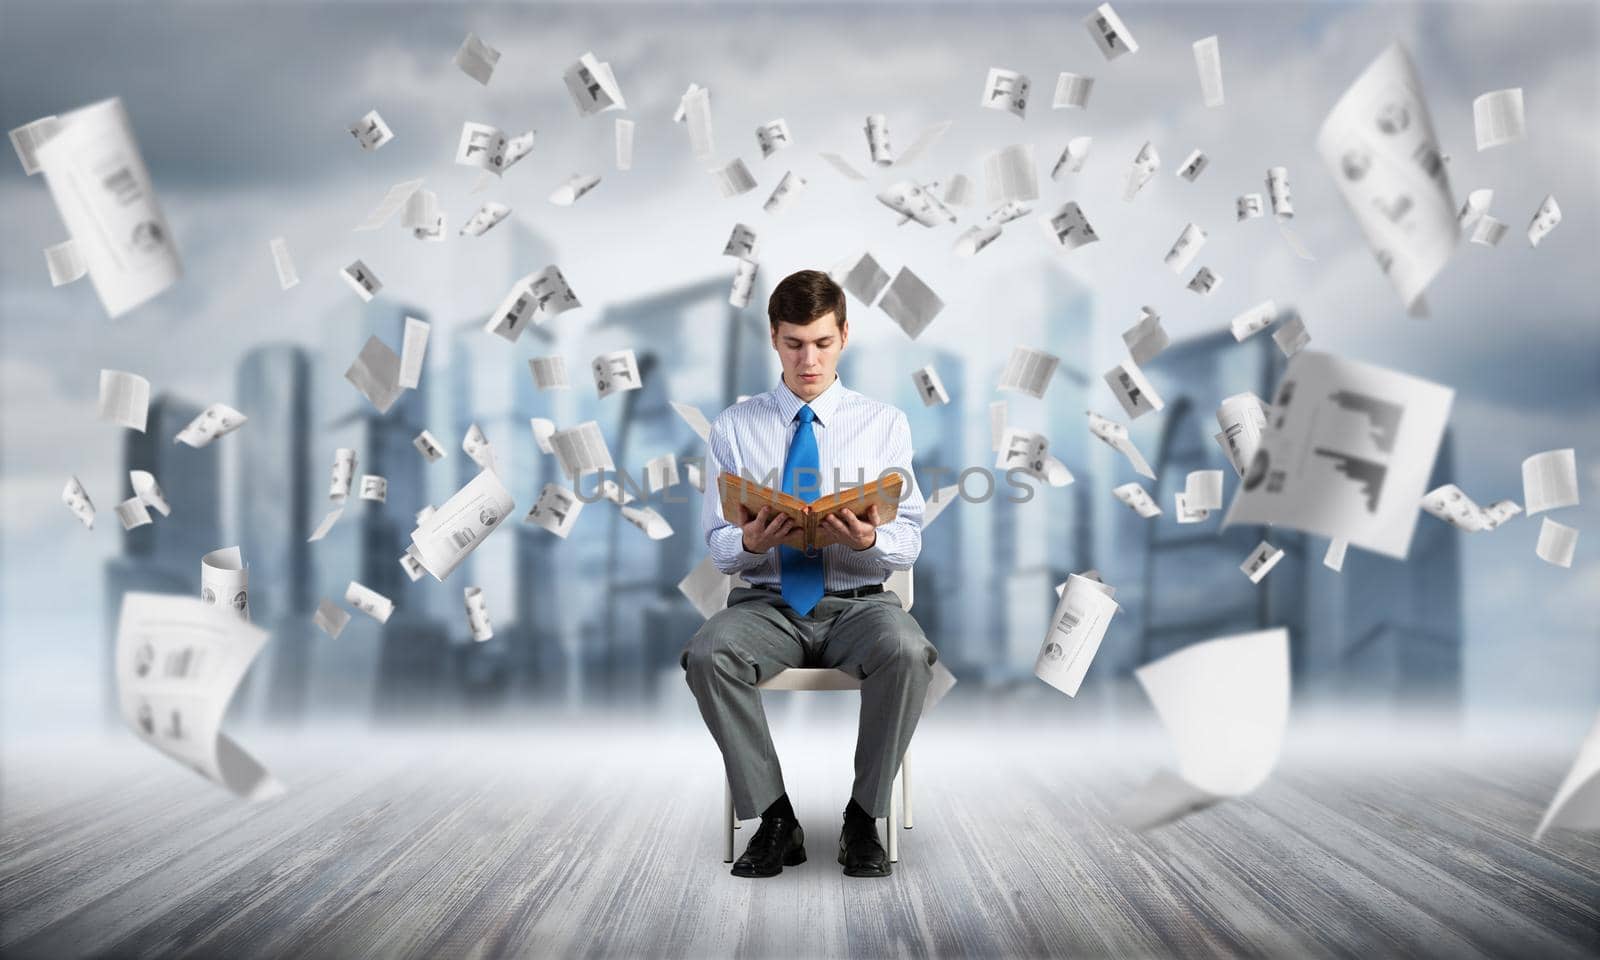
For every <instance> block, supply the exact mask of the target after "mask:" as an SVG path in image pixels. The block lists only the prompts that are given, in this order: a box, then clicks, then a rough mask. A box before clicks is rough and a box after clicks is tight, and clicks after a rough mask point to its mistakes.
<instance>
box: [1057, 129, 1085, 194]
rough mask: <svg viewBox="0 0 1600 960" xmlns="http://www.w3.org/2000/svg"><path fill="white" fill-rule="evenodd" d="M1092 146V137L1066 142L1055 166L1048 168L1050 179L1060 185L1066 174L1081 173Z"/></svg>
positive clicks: (1075, 138)
mask: <svg viewBox="0 0 1600 960" xmlns="http://www.w3.org/2000/svg"><path fill="white" fill-rule="evenodd" d="M1093 145H1094V137H1073V138H1072V139H1071V140H1068V141H1067V146H1066V149H1064V150H1062V151H1061V157H1060V158H1059V159H1057V160H1056V165H1055V166H1054V167H1051V168H1050V179H1051V180H1054V181H1056V182H1057V183H1060V182H1061V180H1062V179H1063V178H1064V177H1066V175H1067V174H1069V173H1078V172H1079V171H1081V170H1082V169H1083V165H1084V163H1085V161H1087V160H1088V159H1089V148H1090V147H1091V146H1093Z"/></svg>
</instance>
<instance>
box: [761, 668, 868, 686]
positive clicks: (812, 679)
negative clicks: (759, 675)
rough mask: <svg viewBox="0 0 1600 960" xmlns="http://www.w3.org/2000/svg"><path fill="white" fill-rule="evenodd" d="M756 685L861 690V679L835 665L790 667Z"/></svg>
mask: <svg viewBox="0 0 1600 960" xmlns="http://www.w3.org/2000/svg"><path fill="white" fill-rule="evenodd" d="M756 686H757V687H759V688H760V689H762V690H860V689H861V680H860V679H859V678H857V677H853V676H851V675H850V674H848V673H845V672H844V671H843V670H836V669H834V668H833V667H789V668H788V669H786V670H783V671H781V672H779V673H777V674H775V675H774V676H772V677H771V678H769V679H767V680H763V681H762V682H761V683H758V684H756Z"/></svg>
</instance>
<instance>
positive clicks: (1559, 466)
mask: <svg viewBox="0 0 1600 960" xmlns="http://www.w3.org/2000/svg"><path fill="white" fill-rule="evenodd" d="M1522 502H1523V503H1524V504H1526V506H1527V510H1528V516H1530V517H1531V516H1533V515H1534V514H1536V513H1542V512H1544V511H1546V510H1555V509H1557V508H1559V507H1575V506H1577V505H1578V453H1577V450H1576V449H1575V448H1573V447H1567V448H1565V449H1562V450H1546V451H1544V452H1543V453H1536V454H1534V455H1533V456H1531V457H1528V458H1527V459H1526V460H1523V461H1522Z"/></svg>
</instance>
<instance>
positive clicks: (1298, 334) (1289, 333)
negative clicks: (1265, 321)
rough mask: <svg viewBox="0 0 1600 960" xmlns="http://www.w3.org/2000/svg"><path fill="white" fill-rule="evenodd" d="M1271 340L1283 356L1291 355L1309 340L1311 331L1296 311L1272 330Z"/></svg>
mask: <svg viewBox="0 0 1600 960" xmlns="http://www.w3.org/2000/svg"><path fill="white" fill-rule="evenodd" d="M1272 342H1273V343H1276V344H1277V345H1278V349H1279V350H1281V351H1283V355H1284V356H1286V357H1292V356H1294V355H1295V354H1297V353H1299V352H1300V351H1301V350H1302V349H1303V348H1304V347H1305V345H1306V344H1308V343H1310V342H1311V333H1310V331H1308V330H1307V329H1306V322H1305V320H1304V319H1302V318H1301V316H1300V315H1299V314H1298V313H1292V314H1290V315H1289V317H1288V318H1287V319H1286V320H1284V321H1283V322H1282V323H1280V324H1278V329H1276V330H1274V331H1272Z"/></svg>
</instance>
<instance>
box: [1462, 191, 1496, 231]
mask: <svg viewBox="0 0 1600 960" xmlns="http://www.w3.org/2000/svg"><path fill="white" fill-rule="evenodd" d="M1492 203H1494V191H1493V190H1489V189H1483V190H1474V191H1472V192H1471V193H1469V194H1467V202H1466V203H1463V204H1462V205H1461V210H1460V212H1459V213H1457V214H1456V223H1457V224H1458V225H1459V226H1460V227H1461V229H1462V230H1463V231H1466V230H1469V229H1471V227H1472V225H1473V224H1475V223H1477V222H1478V218H1479V217H1482V216H1483V215H1484V214H1486V213H1488V212H1489V205H1490V204H1492Z"/></svg>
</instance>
